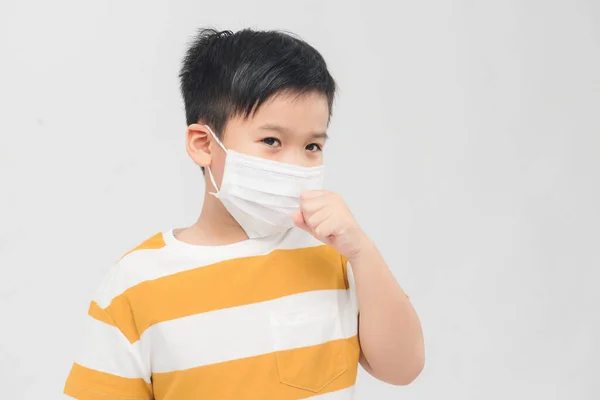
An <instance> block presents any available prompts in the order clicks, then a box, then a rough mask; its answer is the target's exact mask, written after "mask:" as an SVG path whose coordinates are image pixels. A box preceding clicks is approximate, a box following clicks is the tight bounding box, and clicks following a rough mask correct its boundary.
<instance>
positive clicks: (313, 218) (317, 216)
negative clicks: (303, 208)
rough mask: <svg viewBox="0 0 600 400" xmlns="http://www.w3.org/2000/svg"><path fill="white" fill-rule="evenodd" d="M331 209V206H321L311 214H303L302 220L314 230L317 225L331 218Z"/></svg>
mask: <svg viewBox="0 0 600 400" xmlns="http://www.w3.org/2000/svg"><path fill="white" fill-rule="evenodd" d="M332 214H333V210H332V209H331V208H322V209H320V210H319V211H317V212H315V213H314V214H311V215H308V216H307V215H304V220H305V221H306V224H307V225H308V227H309V228H310V229H312V230H313V231H315V230H316V229H317V227H318V226H319V225H321V224H322V223H323V222H325V221H326V220H328V219H329V218H331V215H332Z"/></svg>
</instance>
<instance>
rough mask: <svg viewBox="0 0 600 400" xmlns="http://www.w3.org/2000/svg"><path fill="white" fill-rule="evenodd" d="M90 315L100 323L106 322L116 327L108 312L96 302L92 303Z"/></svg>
mask: <svg viewBox="0 0 600 400" xmlns="http://www.w3.org/2000/svg"><path fill="white" fill-rule="evenodd" d="M88 315H89V316H90V317H92V318H94V319H97V320H98V321H102V322H104V323H105V324H108V325H111V326H116V325H115V323H114V321H113V320H112V319H111V318H110V315H108V314H107V312H106V311H104V310H103V309H102V308H100V306H99V305H98V303H96V302H95V301H92V302H91V303H90V308H89V310H88Z"/></svg>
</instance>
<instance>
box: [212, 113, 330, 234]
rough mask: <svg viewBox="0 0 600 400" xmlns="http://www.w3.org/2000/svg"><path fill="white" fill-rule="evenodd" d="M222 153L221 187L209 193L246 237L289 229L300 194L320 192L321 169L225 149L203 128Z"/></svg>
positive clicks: (322, 170) (298, 206) (321, 183)
mask: <svg viewBox="0 0 600 400" xmlns="http://www.w3.org/2000/svg"><path fill="white" fill-rule="evenodd" d="M205 127H206V128H207V129H208V131H209V132H210V133H211V135H212V136H213V138H214V139H215V141H216V142H217V144H218V145H219V146H220V147H221V148H222V149H223V151H225V153H226V158H225V168H224V170H223V179H222V180H221V187H220V188H217V184H216V182H215V178H214V176H213V173H212V171H211V169H210V167H208V168H207V169H208V174H209V177H210V180H211V182H212V184H213V186H214V187H215V190H217V191H216V192H215V193H211V194H212V195H214V196H215V197H217V198H218V199H219V200H220V201H221V203H223V205H224V206H225V208H226V209H227V211H229V213H230V214H231V215H232V216H233V218H235V220H236V221H237V222H238V223H239V224H240V226H241V227H242V229H244V231H245V232H246V234H247V235H248V237H249V238H251V239H252V238H260V237H266V236H271V235H275V234H278V233H281V232H284V231H286V230H288V229H290V228H292V227H293V225H294V222H293V221H292V215H293V214H294V213H296V212H297V211H299V210H300V193H302V192H304V191H306V190H321V189H322V188H323V183H324V172H325V169H324V166H323V165H321V166H317V167H302V166H298V165H293V164H286V163H281V162H277V161H272V160H267V159H264V158H259V157H253V156H249V155H247V154H242V153H238V152H236V151H233V150H227V149H226V148H225V146H224V145H223V143H221V141H220V140H219V138H217V136H216V135H215V133H214V132H213V131H212V129H211V128H210V127H208V126H206V125H205Z"/></svg>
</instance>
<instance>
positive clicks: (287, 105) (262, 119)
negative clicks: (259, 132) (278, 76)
mask: <svg viewBox="0 0 600 400" xmlns="http://www.w3.org/2000/svg"><path fill="white" fill-rule="evenodd" d="M236 119H237V118H236ZM240 120H241V121H238V122H240V123H242V124H243V125H245V127H246V128H251V129H257V128H258V127H260V126H264V125H277V126H281V127H284V128H286V129H288V130H290V131H294V132H298V133H302V132H325V131H326V130H327V126H328V125H329V104H328V101H327V97H326V96H325V95H322V94H320V93H304V94H296V93H280V94H277V95H275V96H273V97H271V98H270V99H268V100H267V101H265V102H264V103H263V104H262V105H261V106H260V107H259V108H258V110H256V111H255V112H254V113H253V114H251V115H250V116H249V117H248V118H246V119H243V118H240ZM232 122H233V121H232Z"/></svg>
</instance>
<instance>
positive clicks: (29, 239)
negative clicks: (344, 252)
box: [0, 0, 600, 400]
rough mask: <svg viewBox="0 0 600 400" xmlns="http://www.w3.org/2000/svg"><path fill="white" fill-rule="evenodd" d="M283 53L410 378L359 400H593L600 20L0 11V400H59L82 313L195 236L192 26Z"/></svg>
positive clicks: (445, 14)
mask: <svg viewBox="0 0 600 400" xmlns="http://www.w3.org/2000/svg"><path fill="white" fill-rule="evenodd" d="M206 25H211V26H216V27H217V28H221V29H233V30H237V29H239V28H242V27H248V26H249V27H254V28H259V29H270V28H278V29H285V30H289V31H293V32H296V33H298V34H299V35H300V36H301V37H303V38H304V39H306V40H307V41H308V42H309V43H311V44H313V45H314V46H315V47H316V48H317V49H319V50H320V51H321V53H322V54H323V55H324V57H325V58H326V60H327V61H328V63H329V66H330V69H331V72H332V74H333V76H334V77H335V78H336V80H337V82H338V83H339V86H340V88H341V90H340V92H339V97H338V101H337V103H336V106H335V107H336V108H335V110H334V119H333V122H332V126H331V131H330V134H331V136H332V140H331V142H330V143H329V146H328V153H327V154H326V156H327V163H328V165H329V172H328V173H329V182H330V187H331V188H332V189H334V190H337V191H339V192H340V193H342V194H343V195H344V196H345V197H346V199H347V201H348V202H349V203H350V205H351V207H352V209H353V211H354V213H355V214H356V216H357V217H358V218H359V220H360V222H361V223H362V224H363V226H364V228H365V229H366V230H367V231H368V233H370V234H371V235H372V237H373V238H374V240H375V241H376V242H377V243H378V244H379V246H380V249H381V250H382V252H383V253H384V255H385V256H386V258H387V260H388V261H389V265H390V267H391V268H392V269H393V271H394V274H395V276H396V277H397V278H398V280H399V281H400V283H401V285H402V286H403V287H404V288H405V290H406V291H407V292H408V293H409V294H410V295H411V299H412V301H413V303H414V305H415V307H416V309H417V311H418V312H419V314H420V317H421V319H422V323H423V328H424V331H425V338H426V353H427V365H426V368H425V370H424V372H423V373H422V375H421V376H420V377H419V378H418V379H417V381H415V382H414V383H413V384H412V385H410V386H408V387H392V386H388V385H386V384H383V383H380V382H377V381H375V380H374V379H373V378H371V377H369V376H368V375H367V374H366V373H364V372H361V374H360V377H359V382H358V393H359V395H360V397H359V398H361V399H367V400H371V399H375V400H379V399H381V400H385V399H406V400H416V399H427V400H434V399H444V400H471V399H472V400H480V399H486V400H505V399H518V400H520V399H523V400H525V399H527V400H529V399H544V400H552V399H566V400H580V399H582V400H583V399H585V400H592V399H598V398H600V379H599V378H598V377H599V374H600V345H599V344H598V341H599V339H600V314H599V312H598V306H599V305H600V290H599V289H598V285H599V284H600V272H599V267H600V252H599V249H600V212H599V204H600V189H599V186H600V154H599V153H600V139H599V136H600V2H599V1H597V0H588V1H584V0H581V1H574V0H563V1H558V0H557V1H548V0H545V1H541V0H540V1H523V0H511V1H506V0H503V1H500V0H498V1H469V0H463V1H456V0H455V1H443V0H439V1H420V2H416V1H413V2H407V1H406V2H392V1H383V0H381V1H335V2H334V1H324V0H319V1H306V0H303V1H288V2H283V1H275V0H273V1H264V0H263V1H235V2H233V1H211V2H208V1H202V2H200V1H181V0H180V1H166V0H162V1H141V0H137V1H116V0H114V1H94V2H91V1H85V2H84V1H74V0H72V1H66V0H55V1H42V0H34V1H23V0H19V1H17V0H13V1H10V0H9V1H6V0H2V2H1V3H0V32H1V37H0V57H1V59H0V387H1V388H2V396H1V397H2V398H3V399H10V400H13V399H17V400H18V399H28V400H29V399H35V400H39V399H44V400H45V399H58V398H61V394H60V393H61V392H62V387H63V384H64V380H65V378H66V375H67V373H68V370H69V368H70V366H71V360H72V358H73V356H74V352H75V351H76V348H77V344H78V342H79V333H80V332H81V330H82V328H83V321H84V317H85V314H86V312H87V307H88V301H89V299H90V297H91V296H92V294H93V292H94V291H95V289H96V288H97V286H98V284H99V280H100V279H101V277H102V276H103V275H104V274H105V272H106V271H107V269H108V268H109V267H110V266H111V265H112V264H113V263H114V262H115V261H116V259H118V258H119V257H120V256H121V255H122V254H123V253H124V252H125V251H127V250H129V249H130V248H132V247H133V246H135V245H137V244H138V243H139V242H141V241H142V240H143V239H145V238H146V237H149V236H151V235H153V234H154V233H156V232H158V231H161V230H164V229H168V228H170V227H180V226H184V225H187V224H190V223H192V222H193V221H194V220H195V219H196V217H197V216H198V214H199V211H200V207H201V201H202V195H203V181H202V179H203V178H202V176H201V174H200V171H199V170H198V169H197V168H195V167H194V165H193V164H192V162H191V161H190V160H189V159H188V158H187V155H186V153H185V151H184V142H183V138H184V130H185V118H184V112H183V105H182V101H181V99H180V96H179V91H178V90H179V89H178V79H177V74H178V69H179V63H180V60H181V57H182V55H183V52H184V50H185V46H186V44H187V43H188V41H189V40H190V38H191V37H192V35H193V34H194V32H195V30H196V29H197V28H198V27H201V26H206Z"/></svg>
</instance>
